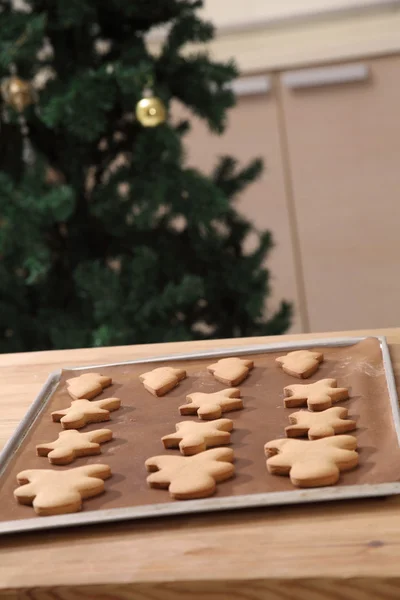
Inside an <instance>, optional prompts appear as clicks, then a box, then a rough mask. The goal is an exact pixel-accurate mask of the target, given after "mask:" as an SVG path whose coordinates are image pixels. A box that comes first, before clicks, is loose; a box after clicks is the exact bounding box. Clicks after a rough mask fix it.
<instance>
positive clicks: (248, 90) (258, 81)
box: [229, 75, 271, 96]
mask: <svg viewBox="0 0 400 600" xmlns="http://www.w3.org/2000/svg"><path fill="white" fill-rule="evenodd" d="M229 87H230V89H231V90H232V92H234V94H236V95H237V96H252V95H255V94H267V93H268V92H269V91H270V90H271V78H270V77H268V75H254V76H253V77H240V78H239V79H235V81H232V83H231V84H230V85H229Z"/></svg>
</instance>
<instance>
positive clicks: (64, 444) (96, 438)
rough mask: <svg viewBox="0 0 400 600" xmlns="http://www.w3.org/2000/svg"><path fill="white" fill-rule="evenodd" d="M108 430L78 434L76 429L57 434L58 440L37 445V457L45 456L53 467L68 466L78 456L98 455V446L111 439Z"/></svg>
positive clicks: (110, 432) (99, 448)
mask: <svg viewBox="0 0 400 600" xmlns="http://www.w3.org/2000/svg"><path fill="white" fill-rule="evenodd" d="M112 436H113V434H112V431H111V430H110V429H96V430H95V431H87V432H86V433H80V432H79V431H76V429H67V430H65V431H61V432H60V433H59V434H58V439H57V440H55V441H54V442H48V443H47V444H46V443H45V444H38V445H37V446H36V452H37V455H38V456H47V457H48V459H49V461H50V462H51V463H52V464H53V465H68V464H69V463H72V462H73V461H74V460H75V458H77V457H78V456H90V455H92V454H100V453H101V447H100V444H102V443H103V442H108V441H109V440H111V439H112Z"/></svg>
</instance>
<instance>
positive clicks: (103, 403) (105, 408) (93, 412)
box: [51, 398, 121, 429]
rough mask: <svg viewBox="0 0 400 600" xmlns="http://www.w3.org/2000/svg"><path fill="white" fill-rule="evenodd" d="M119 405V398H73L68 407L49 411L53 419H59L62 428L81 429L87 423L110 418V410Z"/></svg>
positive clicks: (57, 420) (56, 420)
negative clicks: (91, 400) (92, 399)
mask: <svg viewBox="0 0 400 600" xmlns="http://www.w3.org/2000/svg"><path fill="white" fill-rule="evenodd" d="M120 406H121V400H120V399H119V398H104V400H94V401H93V402H90V400H74V401H73V402H72V404H71V406H70V407H69V408H64V409H63V410H55V411H54V412H52V413H51V417H52V419H53V421H55V422H59V421H61V425H62V426H63V428H64V429H81V428H82V427H84V426H85V425H87V424H88V423H101V422H102V421H109V420H110V412H112V411H113V410H117V409H118V408H119V407H120Z"/></svg>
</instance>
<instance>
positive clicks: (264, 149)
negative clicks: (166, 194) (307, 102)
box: [173, 77, 303, 332]
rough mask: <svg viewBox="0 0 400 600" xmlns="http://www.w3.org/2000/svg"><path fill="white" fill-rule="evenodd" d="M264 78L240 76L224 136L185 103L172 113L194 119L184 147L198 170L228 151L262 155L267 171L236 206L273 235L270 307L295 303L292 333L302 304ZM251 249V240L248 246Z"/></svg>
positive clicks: (274, 109) (245, 156)
mask: <svg viewBox="0 0 400 600" xmlns="http://www.w3.org/2000/svg"><path fill="white" fill-rule="evenodd" d="M257 79H258V80H259V81H258V83H257ZM260 79H262V78H260V77H254V78H253V77H249V78H243V79H242V80H239V82H238V91H239V92H240V93H241V94H242V95H239V96H238V102H237V105H236V106H235V108H234V109H232V110H231V111H230V113H229V122H228V126H227V128H226V131H225V132H224V134H223V135H222V136H216V135H213V134H212V133H210V131H209V130H208V129H207V128H206V126H205V125H204V123H202V122H200V121H199V120H197V119H194V118H193V116H192V115H189V114H187V113H185V111H184V109H183V108H182V107H174V110H173V114H174V116H176V117H178V116H179V117H183V116H188V117H189V118H190V121H191V123H192V130H191V133H190V134H189V135H188V136H187V138H186V141H185V148H186V151H187V161H188V163H189V164H190V165H192V166H195V167H196V168H199V169H201V170H203V171H205V172H208V173H209V172H211V170H212V169H213V167H215V165H216V162H217V159H218V157H219V156H221V155H223V154H230V155H232V156H234V157H235V158H236V159H238V161H239V163H240V164H246V163H247V162H248V161H249V160H251V159H253V158H255V157H257V156H259V157H261V158H263V160H264V163H265V171H264V173H263V174H262V176H261V178H260V179H259V180H257V181H256V182H255V183H253V184H251V185H249V187H248V188H246V189H245V190H244V192H242V193H241V194H240V196H239V197H238V200H237V204H236V207H237V208H238V210H239V211H241V212H242V213H243V214H244V215H245V216H246V217H247V218H248V219H250V220H251V221H252V222H253V223H254V225H255V227H256V228H257V229H259V230H263V229H268V230H270V231H271V232H272V234H273V237H274V241H275V247H274V248H273V250H272V251H271V253H270V255H269V257H268V258H267V260H266V267H268V269H269V270H270V273H271V288H272V295H271V296H270V297H269V298H268V301H267V308H268V309H269V310H270V311H272V310H273V309H274V308H276V306H277V305H278V303H279V301H280V300H282V299H286V300H288V301H291V302H293V304H294V311H295V315H294V318H293V325H292V328H291V331H293V332H295V331H302V330H303V322H302V306H301V303H300V299H299V294H298V290H297V283H296V273H295V267H294V253H293V249H292V243H291V227H290V220H289V215H288V207H287V200H286V189H285V180H284V169H283V163H282V153H281V143H280V132H279V122H278V121H279V119H278V105H277V98H276V95H275V93H274V89H273V88H274V85H273V83H274V82H273V78H272V77H264V80H265V82H266V84H265V85H264V88H265V89H264V91H263V92H262V93H257V89H258V87H259V84H260ZM261 87H262V86H261ZM251 247H252V246H251V239H249V240H248V248H249V249H251ZM249 294H251V290H249Z"/></svg>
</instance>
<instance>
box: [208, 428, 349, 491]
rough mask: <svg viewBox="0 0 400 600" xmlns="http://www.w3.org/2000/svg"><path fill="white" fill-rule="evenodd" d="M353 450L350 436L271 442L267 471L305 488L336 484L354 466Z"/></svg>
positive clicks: (266, 449)
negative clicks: (343, 472) (283, 476)
mask: <svg viewBox="0 0 400 600" xmlns="http://www.w3.org/2000/svg"><path fill="white" fill-rule="evenodd" d="M356 448H357V440H356V438H355V437H353V436H351V435H336V436H333V437H325V438H322V439H320V440H314V441H309V440H288V439H280V440H272V441H271V442H268V443H267V444H265V446H264V449H265V455H266V456H267V469H268V471H269V472H270V473H272V474H273V475H289V476H290V481H291V482H292V483H293V485H296V486H298V487H306V488H308V487H319V486H323V485H333V484H334V483H336V482H337V481H338V479H339V476H340V472H341V471H349V470H350V469H353V468H354V467H356V466H357V464H358V454H357V452H356V451H355V449H356ZM200 456H201V455H200Z"/></svg>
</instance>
